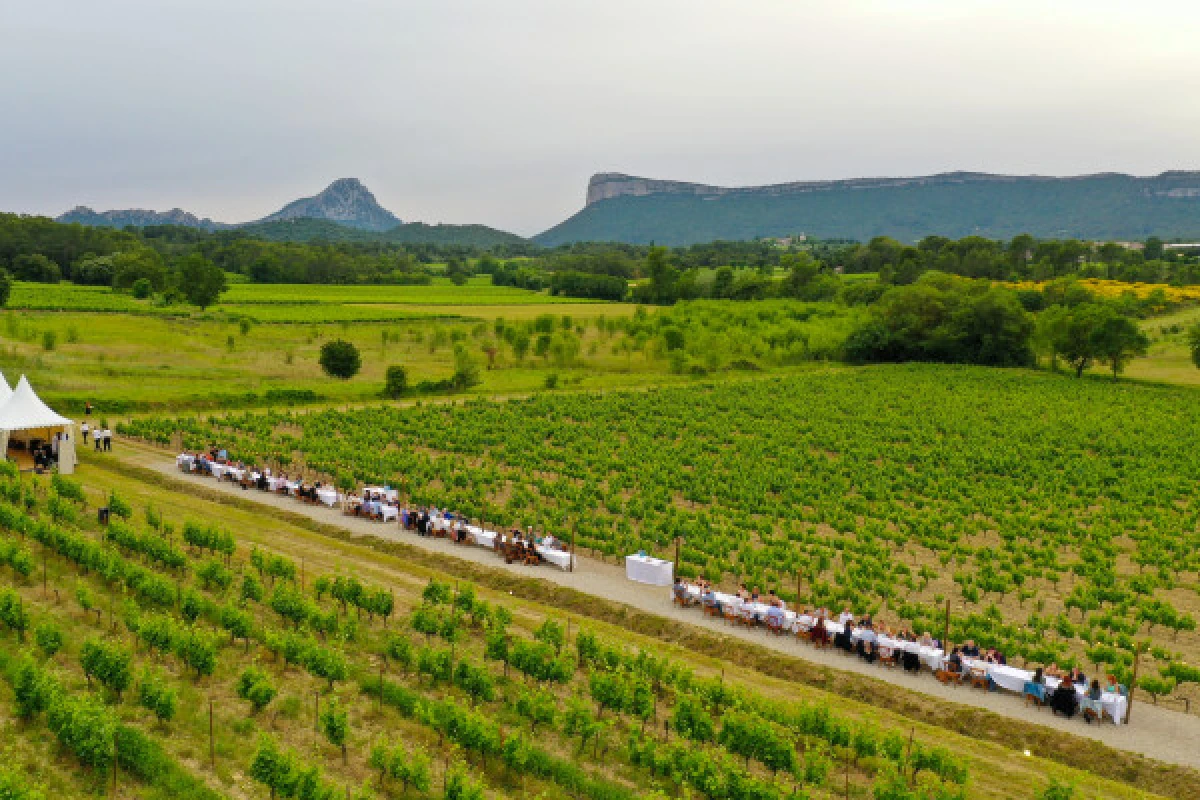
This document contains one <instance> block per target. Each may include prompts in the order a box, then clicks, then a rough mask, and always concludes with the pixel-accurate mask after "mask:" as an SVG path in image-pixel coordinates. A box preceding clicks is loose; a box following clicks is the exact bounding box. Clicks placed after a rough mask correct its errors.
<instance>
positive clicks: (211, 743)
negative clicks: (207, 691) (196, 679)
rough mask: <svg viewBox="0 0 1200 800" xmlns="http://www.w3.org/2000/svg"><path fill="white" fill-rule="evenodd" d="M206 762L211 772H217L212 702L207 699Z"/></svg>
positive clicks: (210, 699)
mask: <svg viewBox="0 0 1200 800" xmlns="http://www.w3.org/2000/svg"><path fill="white" fill-rule="evenodd" d="M208 761H209V763H210V764H211V765H212V768H213V771H214V772H216V770H217V741H216V737H215V736H214V735H213V701H212V698H211V697H210V698H208Z"/></svg>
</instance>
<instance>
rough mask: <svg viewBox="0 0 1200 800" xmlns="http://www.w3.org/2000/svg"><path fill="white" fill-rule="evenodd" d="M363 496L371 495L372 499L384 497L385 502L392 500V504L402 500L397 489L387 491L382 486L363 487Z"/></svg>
mask: <svg viewBox="0 0 1200 800" xmlns="http://www.w3.org/2000/svg"><path fill="white" fill-rule="evenodd" d="M363 494H364V495H365V494H370V495H371V496H372V497H380V496H382V497H383V499H384V500H391V501H392V502H395V501H396V500H398V499H400V492H399V491H397V490H396V489H385V488H383V487H382V486H365V487H363Z"/></svg>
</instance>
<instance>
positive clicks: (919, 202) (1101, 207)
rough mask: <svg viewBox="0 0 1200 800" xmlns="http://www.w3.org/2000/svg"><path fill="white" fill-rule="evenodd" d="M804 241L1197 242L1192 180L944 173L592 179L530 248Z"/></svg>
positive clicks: (1181, 176) (1199, 179) (1187, 176)
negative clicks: (738, 181) (739, 183)
mask: <svg viewBox="0 0 1200 800" xmlns="http://www.w3.org/2000/svg"><path fill="white" fill-rule="evenodd" d="M796 233H806V234H808V235H809V236H815V237H821V238H849V239H857V240H860V241H866V240H869V239H871V238H873V237H875V236H891V237H893V238H896V239H900V240H902V241H916V240H918V239H920V238H922V237H924V236H928V235H935V234H936V235H941V236H949V237H952V238H961V237H962V236H970V235H979V236H987V237H990V238H1010V237H1011V236H1014V235H1016V234H1019V233H1031V234H1033V235H1035V236H1039V237H1044V238H1068V237H1077V238H1089V239H1142V238H1146V237H1147V236H1151V235H1158V236H1163V237H1164V238H1167V237H1172V238H1173V237H1184V236H1196V235H1200V171H1187V170H1172V171H1167V172H1163V173H1160V174H1159V175H1153V176H1147V177H1138V176H1133V175H1126V174H1123V173H1118V172H1102V173H1095V174H1091V175H1078V176H1067V177H1055V176H1041V175H1004V174H995V173H986V172H968V171H960V172H944V173H939V174H936V175H924V176H912V177H898V178H887V177H884V178H853V179H847V180H829V181H793V182H789V183H778V184H768V185H764V186H743V187H729V186H716V185H712V184H704V183H691V182H686V181H673V180H662V179H654V178H643V177H639V176H635V175H627V174H625V173H620V172H601V173H597V174H595V175H593V176H592V177H591V179H590V180H589V181H588V187H587V192H586V194H585V205H584V207H583V209H581V210H580V211H579V212H577V213H576V214H574V215H572V216H571V217H569V218H568V219H566V220H564V221H563V222H561V223H559V224H558V225H555V226H553V227H551V228H549V229H548V230H546V231H543V232H542V233H540V234H537V235H536V236H534V237H533V241H535V242H536V243H538V244H541V245H544V246H550V247H553V246H557V245H561V244H569V243H572V242H582V241H616V242H627V243H631V244H645V243H648V242H657V243H659V244H668V245H687V244H695V243H699V242H708V241H713V240H715V239H730V240H746V239H755V238H762V237H772V236H788V235H792V234H796Z"/></svg>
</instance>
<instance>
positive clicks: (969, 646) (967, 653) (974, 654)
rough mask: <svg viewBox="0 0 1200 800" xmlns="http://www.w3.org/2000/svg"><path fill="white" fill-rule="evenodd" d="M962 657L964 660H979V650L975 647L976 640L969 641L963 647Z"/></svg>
mask: <svg viewBox="0 0 1200 800" xmlns="http://www.w3.org/2000/svg"><path fill="white" fill-rule="evenodd" d="M962 655H963V657H964V658H979V648H978V647H976V646H975V640H974V639H967V641H966V643H965V644H964V645H963V646H962Z"/></svg>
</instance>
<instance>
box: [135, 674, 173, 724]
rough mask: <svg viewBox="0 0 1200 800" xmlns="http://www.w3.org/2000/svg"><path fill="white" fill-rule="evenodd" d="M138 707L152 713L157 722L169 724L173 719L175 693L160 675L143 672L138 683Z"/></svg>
mask: <svg viewBox="0 0 1200 800" xmlns="http://www.w3.org/2000/svg"><path fill="white" fill-rule="evenodd" d="M138 705H140V706H141V707H142V708H145V709H148V710H149V711H152V712H154V716H155V717H157V718H158V721H159V722H170V721H171V720H172V719H174V717H175V706H176V695H175V691H174V690H173V689H171V688H170V686H168V685H167V682H166V681H165V680H164V679H163V677H162V675H160V674H158V673H155V672H151V671H150V670H148V669H147V670H143V671H142V676H141V680H139V681H138Z"/></svg>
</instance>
